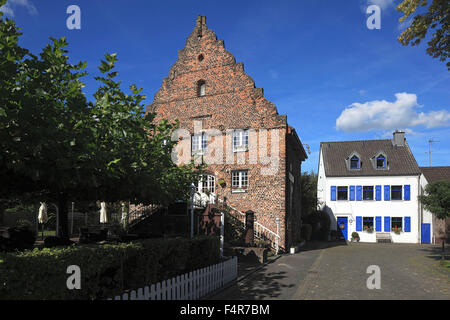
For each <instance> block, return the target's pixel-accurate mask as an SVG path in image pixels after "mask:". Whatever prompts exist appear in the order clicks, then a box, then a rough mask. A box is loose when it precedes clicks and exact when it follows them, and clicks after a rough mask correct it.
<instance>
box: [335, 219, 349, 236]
mask: <svg viewBox="0 0 450 320" xmlns="http://www.w3.org/2000/svg"><path fill="white" fill-rule="evenodd" d="M337 229H338V232H339V231H340V232H341V235H342V237H344V239H345V240H348V218H347V217H338V218H337Z"/></svg>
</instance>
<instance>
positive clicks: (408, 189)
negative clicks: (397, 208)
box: [403, 184, 411, 201]
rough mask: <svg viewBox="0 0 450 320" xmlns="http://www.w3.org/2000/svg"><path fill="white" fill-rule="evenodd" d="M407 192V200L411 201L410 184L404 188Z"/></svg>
mask: <svg viewBox="0 0 450 320" xmlns="http://www.w3.org/2000/svg"><path fill="white" fill-rule="evenodd" d="M403 189H404V190H405V200H406V201H409V200H411V186H410V185H409V184H407V185H405V187H404V188H403Z"/></svg>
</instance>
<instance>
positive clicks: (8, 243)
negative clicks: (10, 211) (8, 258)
mask: <svg viewBox="0 0 450 320" xmlns="http://www.w3.org/2000/svg"><path fill="white" fill-rule="evenodd" d="M35 241H36V235H35V233H34V232H33V231H31V230H30V229H28V227H25V226H20V227H10V228H6V229H3V231H1V232H0V251H14V250H26V249H32V248H33V245H34V242H35Z"/></svg>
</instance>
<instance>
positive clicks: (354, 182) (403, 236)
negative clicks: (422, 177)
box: [317, 153, 433, 243]
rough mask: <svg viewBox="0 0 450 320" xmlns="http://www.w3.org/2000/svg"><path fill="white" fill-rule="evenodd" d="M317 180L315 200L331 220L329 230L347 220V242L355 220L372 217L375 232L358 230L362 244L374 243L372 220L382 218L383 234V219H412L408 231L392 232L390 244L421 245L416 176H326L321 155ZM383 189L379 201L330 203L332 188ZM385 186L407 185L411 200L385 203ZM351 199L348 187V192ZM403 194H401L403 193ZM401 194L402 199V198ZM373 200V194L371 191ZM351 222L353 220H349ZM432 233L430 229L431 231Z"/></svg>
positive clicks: (353, 229)
mask: <svg viewBox="0 0 450 320" xmlns="http://www.w3.org/2000/svg"><path fill="white" fill-rule="evenodd" d="M319 161H320V162H319V179H318V184H317V189H318V190H317V197H318V201H319V206H320V208H325V209H326V210H327V211H328V213H329V214H330V217H331V219H332V223H331V229H332V230H336V229H337V225H336V218H337V217H340V216H342V217H348V220H349V223H348V239H350V238H351V234H352V232H354V231H356V217H357V216H361V217H373V218H374V232H373V233H367V232H365V231H357V232H358V234H359V236H360V239H361V242H376V232H375V217H382V218H381V219H382V221H381V223H382V232H384V217H385V216H389V217H402V218H404V217H411V232H404V231H403V229H404V219H403V228H402V232H401V233H400V235H397V234H395V233H394V232H392V231H391V237H392V241H393V242H397V243H420V223H421V221H420V214H419V213H420V211H419V201H418V198H417V196H418V195H419V191H420V188H419V183H420V182H419V177H418V176H385V177H381V176H375V177H326V176H325V170H324V167H323V158H322V153H321V154H320V160H319ZM358 185H359V186H373V187H374V190H375V186H377V185H381V186H382V190H381V193H382V196H381V199H382V200H381V201H376V200H363V201H350V200H336V201H331V186H336V187H338V186H348V187H349V186H358ZM384 185H391V186H392V185H402V186H404V185H410V186H411V191H410V195H411V200H409V201H406V200H389V201H384ZM348 193H349V198H350V188H349V189H348ZM403 195H404V194H403ZM403 195H402V198H403ZM374 198H375V192H374ZM351 220H353V221H351ZM425 222H426V223H431V221H429V217H428V216H427V218H426V221H425ZM432 230H433V228H432Z"/></svg>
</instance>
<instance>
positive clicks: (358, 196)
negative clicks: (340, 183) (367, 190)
mask: <svg viewBox="0 0 450 320" xmlns="http://www.w3.org/2000/svg"><path fill="white" fill-rule="evenodd" d="M356 200H357V201H362V186H356Z"/></svg>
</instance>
